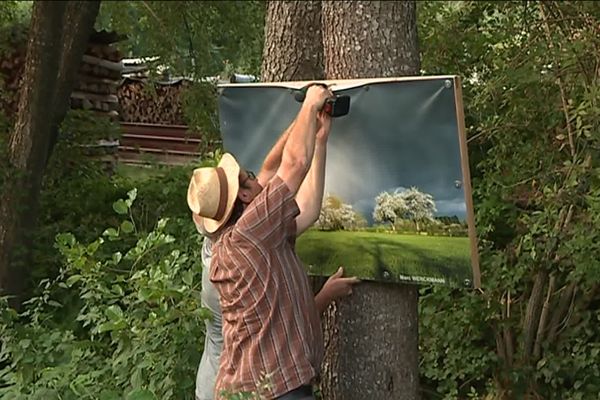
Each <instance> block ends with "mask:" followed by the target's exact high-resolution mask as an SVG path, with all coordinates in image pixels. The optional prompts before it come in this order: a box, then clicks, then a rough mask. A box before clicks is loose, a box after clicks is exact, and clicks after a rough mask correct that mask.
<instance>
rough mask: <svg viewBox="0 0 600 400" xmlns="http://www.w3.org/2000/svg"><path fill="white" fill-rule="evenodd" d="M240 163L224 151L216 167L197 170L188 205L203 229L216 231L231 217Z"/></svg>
mask: <svg viewBox="0 0 600 400" xmlns="http://www.w3.org/2000/svg"><path fill="white" fill-rule="evenodd" d="M239 175H240V166H239V165H238V163H237V161H236V160H235V158H234V157H233V156H232V155H231V154H229V153H225V154H223V157H222V158H221V161H220V162H219V165H218V166H217V167H216V168H212V167H206V168H197V169H195V170H194V173H193V175H192V179H191V180H190V185H189V187H188V192H187V202H188V206H189V207H190V209H191V210H192V212H193V213H194V222H195V223H196V225H197V227H198V229H199V230H200V231H205V232H207V233H214V232H216V231H217V230H218V229H219V228H220V227H221V226H223V224H224V223H225V222H227V220H228V219H229V217H230V216H231V212H232V211H233V205H234V203H235V199H236V198H237V195H238V189H239V185H240V183H239Z"/></svg>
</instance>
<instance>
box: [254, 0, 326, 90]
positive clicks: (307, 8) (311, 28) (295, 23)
mask: <svg viewBox="0 0 600 400" xmlns="http://www.w3.org/2000/svg"><path fill="white" fill-rule="evenodd" d="M323 76H324V72H323V42H322V35H321V3H320V2H319V1H269V2H268V4H267V15H266V24H265V45H264V49H263V62H262V67H261V80H262V81H263V82H283V81H296V80H309V79H323Z"/></svg>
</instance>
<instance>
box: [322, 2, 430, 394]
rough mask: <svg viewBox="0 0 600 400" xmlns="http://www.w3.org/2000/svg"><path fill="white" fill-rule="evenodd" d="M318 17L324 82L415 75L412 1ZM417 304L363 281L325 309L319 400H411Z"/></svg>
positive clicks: (331, 9)
mask: <svg viewBox="0 0 600 400" xmlns="http://www.w3.org/2000/svg"><path fill="white" fill-rule="evenodd" d="M322 14H323V16H322V21H323V47H324V60H325V76H326V78H327V79H350V78H373V77H389V76H402V75H418V74H419V69H420V60H419V49H418V42H417V28H416V5H415V3H414V2H391V1H390V2H387V1H381V2H379V1H352V2H341V1H324V2H323V4H322ZM350 112H352V110H350ZM417 303H418V293H417V288H416V287H415V286H411V285H400V284H384V283H371V282H370V283H361V284H359V285H358V286H357V287H356V288H355V290H354V291H353V294H352V296H350V298H349V299H344V300H343V301H341V302H339V303H338V304H336V305H333V306H332V307H330V309H329V310H328V312H327V318H326V321H325V327H324V328H325V329H326V338H327V339H328V340H327V345H328V346H327V348H326V353H325V360H324V363H323V375H322V382H321V390H322V393H323V398H324V399H327V400H336V399H340V400H355V399H356V400H358V399H360V400H364V399H377V400H386V399H390V400H392V399H393V400H403V399H406V400H409V399H410V400H412V399H417V398H419V380H418V378H419V371H418V362H419V352H418V314H417Z"/></svg>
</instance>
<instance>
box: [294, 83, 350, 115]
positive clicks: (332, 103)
mask: <svg viewBox="0 0 600 400" xmlns="http://www.w3.org/2000/svg"><path fill="white" fill-rule="evenodd" d="M313 85H319V86H323V87H324V88H327V85H325V84H324V83H311V84H310V85H307V86H304V87H303V88H302V89H300V90H298V91H296V94H295V95H294V98H295V99H296V101H299V102H300V103H302V102H303V101H304V99H305V98H306V91H307V90H308V88H309V87H311V86H313ZM323 111H325V112H326V113H327V114H329V115H330V116H331V117H342V116H344V115H346V114H348V111H350V96H335V97H332V98H330V99H327V101H325V105H324V106H323Z"/></svg>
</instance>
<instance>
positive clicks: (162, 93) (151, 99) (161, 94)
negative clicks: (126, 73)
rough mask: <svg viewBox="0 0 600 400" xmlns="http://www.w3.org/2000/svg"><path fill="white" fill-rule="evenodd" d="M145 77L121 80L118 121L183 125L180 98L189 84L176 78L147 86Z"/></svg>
mask: <svg viewBox="0 0 600 400" xmlns="http://www.w3.org/2000/svg"><path fill="white" fill-rule="evenodd" d="M148 82H149V81H148V80H146V79H144V78H130V77H127V78H125V79H124V80H123V82H122V84H121V86H119V89H118V91H117V97H118V98H119V103H120V105H121V121H124V122H135V123H151V124H162V125H186V122H185V119H184V116H183V107H182V97H183V93H184V92H185V90H186V89H187V88H188V87H189V86H190V82H189V81H187V80H185V79H179V80H174V81H167V82H156V83H154V84H149V83H148Z"/></svg>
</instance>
